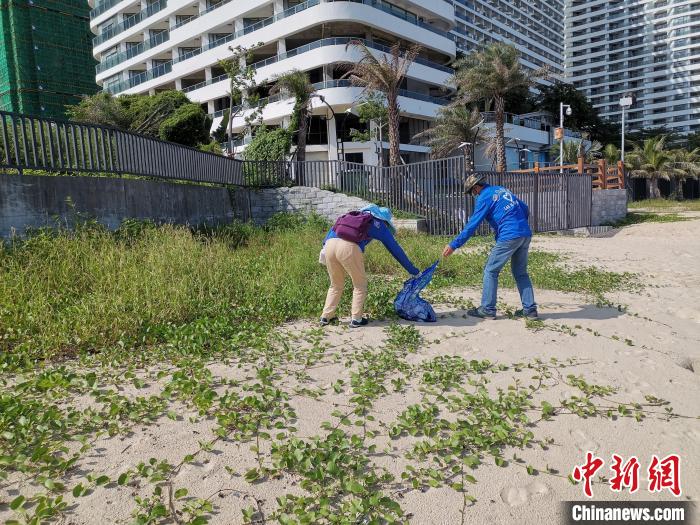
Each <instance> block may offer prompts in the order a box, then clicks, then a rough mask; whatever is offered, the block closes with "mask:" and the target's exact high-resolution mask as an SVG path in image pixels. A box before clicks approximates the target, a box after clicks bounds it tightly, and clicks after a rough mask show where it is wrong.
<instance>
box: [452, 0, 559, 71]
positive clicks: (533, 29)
mask: <svg viewBox="0 0 700 525" xmlns="http://www.w3.org/2000/svg"><path fill="white" fill-rule="evenodd" d="M454 5H455V17H456V20H457V26H456V27H455V29H454V30H453V31H452V33H453V34H454V35H455V42H456V43H457V49H458V50H459V51H461V52H463V53H469V52H470V51H472V50H473V49H475V48H476V47H478V46H479V45H480V44H482V43H488V42H494V41H503V42H507V43H510V44H513V45H514V46H515V47H517V48H518V50H519V51H520V54H521V56H522V62H523V65H524V66H525V67H529V68H531V69H537V68H540V67H546V68H548V69H549V71H550V73H551V74H552V75H553V76H555V77H559V76H561V75H562V74H563V72H564V68H563V56H564V39H563V38H562V35H563V33H564V18H563V16H562V13H563V12H564V2H563V0H551V1H547V2H545V1H542V0H530V1H525V0H454Z"/></svg>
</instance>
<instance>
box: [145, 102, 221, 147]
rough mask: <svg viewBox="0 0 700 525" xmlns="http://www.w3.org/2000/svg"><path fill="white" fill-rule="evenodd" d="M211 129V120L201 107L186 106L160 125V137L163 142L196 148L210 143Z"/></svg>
mask: <svg viewBox="0 0 700 525" xmlns="http://www.w3.org/2000/svg"><path fill="white" fill-rule="evenodd" d="M210 127H211V120H210V119H209V117H208V116H207V114H206V113H205V112H204V110H203V109H202V107H201V106H199V105H197V104H184V105H182V106H180V107H179V108H177V109H176V110H175V111H174V112H173V113H172V114H171V115H170V116H169V117H168V118H166V119H165V120H164V121H163V122H162V123H161V124H160V126H159V127H158V136H159V137H160V138H161V139H162V140H167V141H169V142H176V143H178V144H182V145H183V146H189V147H195V146H198V145H199V144H208V143H209V141H210V138H209V128H210Z"/></svg>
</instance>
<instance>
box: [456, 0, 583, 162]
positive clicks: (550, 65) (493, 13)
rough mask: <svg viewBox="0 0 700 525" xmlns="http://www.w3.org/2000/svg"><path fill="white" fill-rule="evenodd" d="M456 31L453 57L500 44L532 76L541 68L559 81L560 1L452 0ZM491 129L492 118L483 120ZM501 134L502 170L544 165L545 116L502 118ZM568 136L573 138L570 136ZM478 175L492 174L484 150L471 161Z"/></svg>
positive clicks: (548, 135)
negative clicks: (508, 46)
mask: <svg viewBox="0 0 700 525" xmlns="http://www.w3.org/2000/svg"><path fill="white" fill-rule="evenodd" d="M454 5H455V18H456V21H457V25H456V27H455V28H454V29H453V30H452V34H453V35H454V37H455V43H456V44H457V52H458V53H464V54H467V53H470V52H471V51H473V50H475V49H477V48H478V47H479V46H480V45H483V44H484V43H486V44H488V43H490V42H495V41H502V42H506V43H509V44H512V45H514V46H515V47H516V48H517V49H518V51H520V56H521V62H522V64H523V66H524V67H525V68H529V69H532V70H535V69H539V68H547V70H548V71H549V72H550V74H551V75H552V76H553V77H555V78H560V77H562V76H563V73H564V67H563V57H564V40H563V38H562V34H563V32H564V20H563V17H562V12H563V10H564V2H563V1H562V0H551V1H542V0H533V1H528V2H525V1H522V0H454ZM484 117H485V121H486V122H485V127H486V128H492V127H493V126H494V124H493V122H492V120H493V119H492V115H490V114H488V113H487V114H485V115H484ZM506 120H507V124H506V128H505V134H506V139H507V142H508V143H507V144H506V163H507V168H508V169H519V168H528V167H532V166H533V164H534V163H535V162H539V163H542V164H546V163H547V162H548V161H549V158H550V155H549V150H550V148H551V145H552V144H553V143H554V128H555V127H556V126H555V125H554V123H553V122H552V121H551V118H550V117H549V116H546V115H541V114H533V115H507V117H506ZM569 135H571V138H573V135H574V134H571V133H570V134H569ZM475 161H476V168H477V169H479V170H491V169H495V165H494V160H493V159H492V158H490V157H489V156H488V155H486V154H485V151H484V147H481V148H479V149H478V151H477V153H476V157H475Z"/></svg>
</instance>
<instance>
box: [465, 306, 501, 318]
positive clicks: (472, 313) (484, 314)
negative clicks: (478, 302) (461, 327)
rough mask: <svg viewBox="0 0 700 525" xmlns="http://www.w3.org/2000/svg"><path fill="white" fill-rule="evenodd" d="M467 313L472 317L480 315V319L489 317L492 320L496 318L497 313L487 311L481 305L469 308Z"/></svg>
mask: <svg viewBox="0 0 700 525" xmlns="http://www.w3.org/2000/svg"><path fill="white" fill-rule="evenodd" d="M467 315H469V316H471V317H478V318H480V319H489V320H491V321H493V320H494V319H495V318H496V314H490V313H488V312H486V311H485V310H484V309H483V308H482V307H481V306H480V307H479V308H470V309H469V310H467Z"/></svg>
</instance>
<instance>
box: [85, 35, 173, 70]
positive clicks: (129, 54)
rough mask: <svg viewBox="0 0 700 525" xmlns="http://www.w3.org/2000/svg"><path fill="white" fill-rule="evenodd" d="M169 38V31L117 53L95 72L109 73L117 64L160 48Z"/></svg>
mask: <svg viewBox="0 0 700 525" xmlns="http://www.w3.org/2000/svg"><path fill="white" fill-rule="evenodd" d="M169 38H170V34H169V33H168V31H164V32H162V33H159V34H157V35H156V36H154V37H152V38H150V39H148V40H146V41H145V42H141V43H139V44H137V45H135V46H132V47H130V48H129V49H127V50H126V51H122V52H121V53H116V54H114V55H110V56H108V57H106V58H105V59H104V60H103V61H102V62H100V63H99V64H97V65H96V66H95V71H96V72H97V73H102V72H103V71H107V70H108V69H109V68H111V67H114V66H116V65H117V64H121V63H122V62H124V61H125V60H129V59H130V58H134V57H135V56H138V55H140V54H141V53H143V52H144V51H147V50H149V49H151V48H153V47H156V46H159V45H160V44H162V43H163V42H167V41H168V39H169Z"/></svg>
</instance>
